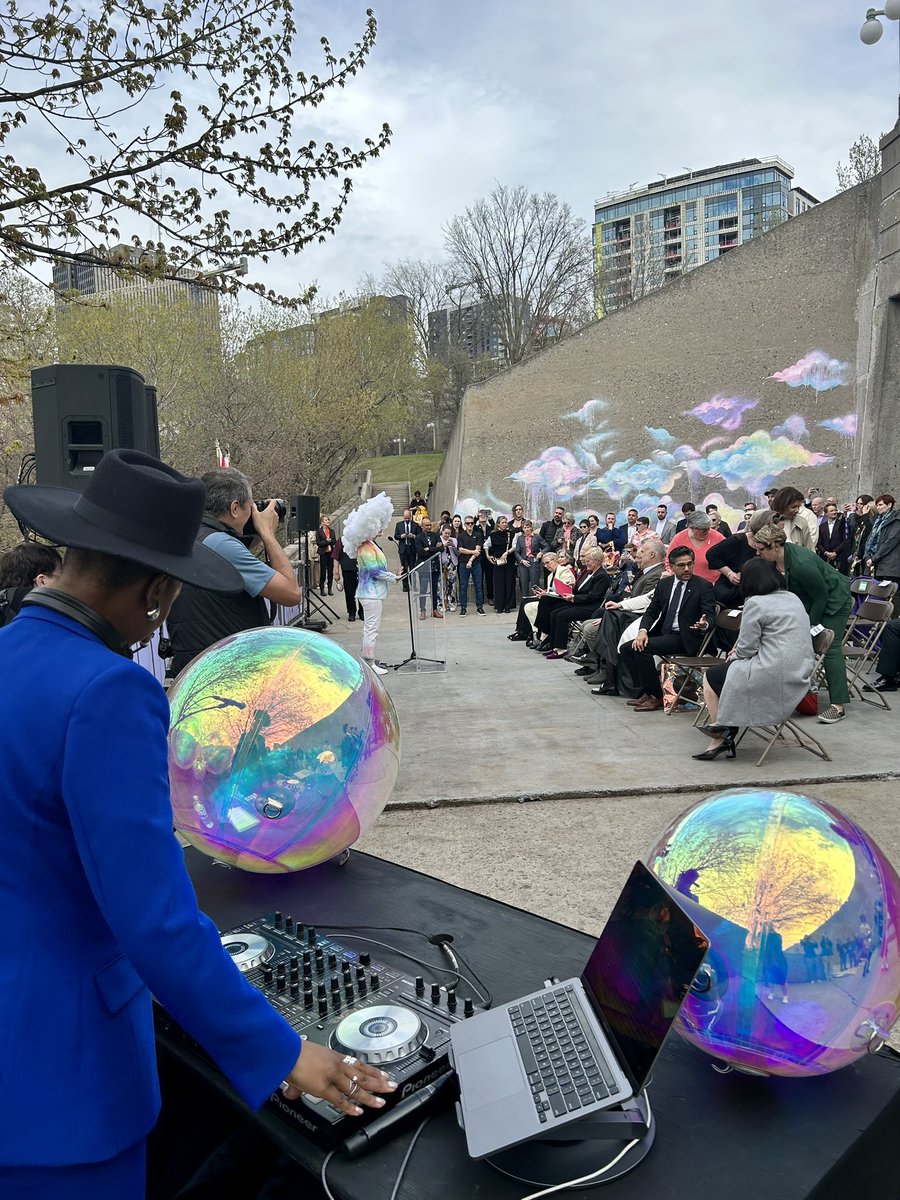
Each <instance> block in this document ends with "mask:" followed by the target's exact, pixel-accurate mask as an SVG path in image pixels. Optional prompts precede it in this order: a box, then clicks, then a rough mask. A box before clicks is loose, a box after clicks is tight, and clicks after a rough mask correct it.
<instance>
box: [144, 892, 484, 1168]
mask: <svg viewBox="0 0 900 1200" xmlns="http://www.w3.org/2000/svg"><path fill="white" fill-rule="evenodd" d="M222 943H223V945H224V946H225V948H226V949H227V950H228V952H229V953H230V954H231V955H232V957H233V958H234V961H235V963H236V964H237V966H238V968H239V969H240V970H241V971H242V972H243V974H244V975H245V976H246V978H247V980H248V981H249V982H250V983H251V984H253V986H254V987H256V988H258V989H259V990H260V991H261V992H262V993H263V994H264V995H265V996H266V997H267V999H268V1000H269V1002H270V1004H271V1005H272V1006H273V1007H274V1008H275V1009H277V1010H278V1012H280V1013H281V1015H282V1016H283V1017H284V1018H285V1020H286V1021H288V1023H289V1024H290V1025H291V1026H292V1027H293V1028H294V1029H295V1030H296V1031H297V1032H298V1033H299V1034H300V1035H301V1036H302V1037H304V1038H309V1039H310V1040H311V1041H313V1042H318V1043H319V1044H321V1045H323V1046H330V1047H331V1048H332V1049H333V1050H337V1051H339V1052H340V1053H342V1054H352V1055H354V1056H355V1057H356V1058H358V1059H360V1061H362V1062H366V1063H371V1064H372V1065H373V1066H377V1067H379V1068H380V1069H381V1070H383V1071H386V1072H387V1074H388V1075H390V1076H391V1078H392V1079H395V1080H396V1081H397V1085H398V1086H397V1090H396V1091H395V1092H394V1093H392V1094H391V1095H390V1096H385V1099H386V1101H387V1106H386V1107H387V1108H390V1107H392V1106H393V1105H395V1104H399V1103H400V1102H402V1101H403V1100H405V1099H407V1098H408V1097H410V1096H412V1095H414V1094H415V1093H416V1092H417V1091H418V1090H419V1089H420V1088H422V1087H424V1086H425V1085H426V1084H430V1083H432V1082H434V1080H436V1079H438V1078H439V1077H440V1076H442V1075H444V1074H445V1073H446V1072H447V1071H449V1070H450V1062H449V1054H448V1051H449V1047H450V1027H451V1025H452V1024H453V1023H454V1022H455V1021H459V1020H465V1018H466V1017H470V1016H472V1015H473V1014H474V1012H475V1011H476V1008H480V1007H481V1005H477V1006H476V1005H475V1003H474V1001H473V999H472V997H470V996H465V997H458V996H457V994H456V990H455V989H453V988H452V987H451V988H450V989H449V990H448V988H447V987H446V986H445V985H443V984H441V983H439V982H437V981H434V982H432V981H428V982H427V983H426V981H425V979H424V978H423V977H422V976H413V977H412V978H410V977H409V976H408V975H406V974H404V972H403V971H402V970H401V969H399V968H398V967H397V966H396V965H395V963H396V962H402V958H403V956H402V954H401V953H400V952H399V951H398V952H397V953H396V956H390V957H384V956H383V955H384V953H385V952H384V951H383V950H381V948H379V956H378V957H377V959H376V958H375V957H373V956H372V955H371V954H369V953H368V952H367V951H366V950H356V949H352V948H350V947H348V946H345V945H343V944H342V943H340V942H339V941H337V940H336V939H334V938H331V937H325V936H323V935H322V934H320V933H319V932H318V931H317V930H316V929H315V927H314V926H311V925H310V926H306V925H304V924H302V923H301V922H295V921H294V919H293V918H292V917H291V916H283V915H282V914H281V913H280V912H276V913H274V914H271V915H269V916H267V917H264V918H261V919H259V920H256V921H251V922H248V923H247V924H246V925H241V926H239V927H238V928H237V929H234V930H231V931H230V932H229V933H226V934H224V935H223V937H222ZM391 958H393V961H391ZM451 978H452V977H451ZM158 1019H161V1020H162V1023H163V1025H164V1028H165V1029H166V1032H167V1033H169V1034H170V1035H171V1034H172V1033H173V1032H174V1033H175V1034H176V1035H180V1040H181V1041H182V1042H183V1043H186V1044H188V1045H189V1046H190V1047H191V1048H192V1049H194V1050H195V1051H196V1052H197V1053H198V1054H202V1053H203V1052H202V1051H201V1050H200V1049H199V1047H196V1045H195V1044H194V1043H193V1042H191V1041H190V1039H188V1038H187V1037H186V1035H183V1034H181V1031H179V1030H178V1029H177V1026H174V1023H173V1022H172V1021H171V1018H168V1017H167V1015H164V1014H158ZM204 1057H205V1056H204ZM267 1107H268V1108H269V1110H270V1111H273V1112H275V1113H277V1115H278V1116H279V1117H281V1118H282V1119H283V1120H284V1121H285V1122H287V1123H288V1124H289V1125H290V1126H292V1127H293V1128H294V1129H296V1130H300V1131H302V1132H303V1133H304V1134H305V1135H307V1136H309V1137H312V1138H313V1139H314V1140H315V1141H317V1142H319V1143H320V1144H322V1145H325V1146H328V1147H333V1146H335V1145H337V1144H339V1143H340V1142H341V1141H343V1139H344V1138H345V1137H347V1136H348V1135H349V1134H350V1133H352V1132H353V1131H354V1130H357V1129H359V1128H360V1126H361V1125H365V1124H367V1123H368V1122H370V1121H372V1120H375V1119H376V1118H377V1117H378V1116H380V1115H382V1114H383V1113H384V1112H385V1109H365V1111H364V1115H363V1116H362V1117H350V1116H347V1115H346V1114H345V1113H342V1112H340V1111H339V1110H338V1109H336V1108H334V1107H333V1106H332V1105H330V1104H328V1103H327V1102H326V1101H324V1100H317V1099H314V1098H313V1097H310V1096H303V1097H301V1098H300V1099H299V1100H287V1099H285V1097H284V1096H283V1095H282V1094H281V1092H280V1091H278V1092H273V1094H272V1096H271V1097H270V1099H269V1100H268V1101H267Z"/></svg>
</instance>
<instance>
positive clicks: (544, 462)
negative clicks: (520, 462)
mask: <svg viewBox="0 0 900 1200" xmlns="http://www.w3.org/2000/svg"><path fill="white" fill-rule="evenodd" d="M510 479H514V480H515V481H516V482H517V483H522V484H525V486H526V487H527V488H528V489H529V490H530V493H531V496H532V499H533V500H534V501H535V502H539V501H540V500H541V499H542V498H544V497H546V498H547V499H548V500H549V501H550V502H551V503H554V502H555V501H557V500H567V499H569V498H570V497H571V496H573V495H575V494H576V493H577V492H579V491H581V490H582V488H583V487H584V485H585V484H586V483H587V480H588V474H587V471H586V470H585V469H584V467H582V466H581V464H580V463H579V462H578V460H577V459H576V458H575V455H574V454H573V453H572V451H571V450H567V449H566V448H565V446H550V447H549V449H547V450H544V451H543V453H542V454H541V455H540V457H539V458H533V459H532V460H531V461H530V462H527V463H526V464H525V466H524V467H520V468H519V470H518V471H514V472H513V473H512V475H510Z"/></svg>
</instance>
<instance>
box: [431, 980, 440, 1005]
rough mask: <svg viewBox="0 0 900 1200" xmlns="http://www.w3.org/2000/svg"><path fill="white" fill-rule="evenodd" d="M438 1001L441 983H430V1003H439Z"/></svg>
mask: <svg viewBox="0 0 900 1200" xmlns="http://www.w3.org/2000/svg"><path fill="white" fill-rule="evenodd" d="M440 1002H441V985H440V984H439V983H433V984H432V985H431V1003H432V1004H440Z"/></svg>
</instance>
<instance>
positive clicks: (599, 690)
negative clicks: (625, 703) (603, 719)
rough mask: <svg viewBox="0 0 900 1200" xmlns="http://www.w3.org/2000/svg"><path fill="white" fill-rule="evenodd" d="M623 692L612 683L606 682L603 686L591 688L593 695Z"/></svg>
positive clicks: (619, 694) (614, 694)
mask: <svg viewBox="0 0 900 1200" xmlns="http://www.w3.org/2000/svg"><path fill="white" fill-rule="evenodd" d="M621 694H622V693H621V692H620V691H619V689H618V688H617V687H615V686H614V685H613V684H611V683H604V684H603V686H602V687H595V688H591V695H592V696H621Z"/></svg>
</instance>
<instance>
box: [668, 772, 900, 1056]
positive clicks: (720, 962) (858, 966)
mask: <svg viewBox="0 0 900 1200" xmlns="http://www.w3.org/2000/svg"><path fill="white" fill-rule="evenodd" d="M647 865H648V866H649V867H650V868H651V870H653V871H655V872H656V874H657V875H658V876H659V877H660V879H662V880H663V881H664V882H665V883H667V884H669V885H670V886H671V887H673V888H674V889H676V890H677V891H678V892H679V893H680V894H681V896H682V897H684V898H685V900H686V904H685V907H686V908H687V909H688V910H689V911H690V912H691V915H692V916H693V917H694V919H695V920H696V922H697V924H698V925H699V926H700V928H701V929H702V930H703V931H704V932H705V933H706V934H707V935H708V937H709V939H710V942H711V947H710V951H709V954H708V956H707V964H708V966H709V967H710V969H711V985H710V986H709V989H708V990H707V991H704V992H703V993H702V994H701V993H699V992H698V991H696V990H695V991H692V992H691V994H690V995H689V996H688V998H687V1000H686V1001H685V1004H684V1007H683V1008H682V1010H681V1016H680V1017H679V1022H678V1028H679V1031H680V1033H681V1034H682V1035H683V1036H684V1037H685V1038H686V1039H687V1041H689V1042H692V1043H693V1044H694V1045H695V1046H698V1047H700V1049H702V1050H705V1051H707V1052H708V1053H709V1054H712V1055H714V1056H715V1057H716V1058H718V1059H722V1060H724V1061H725V1062H728V1063H730V1064H732V1065H733V1066H735V1067H739V1068H742V1069H744V1070H749V1071H757V1072H763V1073H765V1074H771V1075H819V1074H824V1073H825V1072H827V1071H834V1070H836V1069H837V1068H838V1067H843V1066H846V1064H847V1063H849V1062H852V1061H853V1059H855V1058H857V1057H858V1056H859V1055H861V1054H864V1053H866V1051H867V1049H868V1047H869V1042H870V1039H873V1038H874V1045H876V1046H877V1045H878V1044H879V1042H880V1040H881V1037H882V1036H883V1035H885V1034H886V1033H887V1031H888V1030H889V1029H890V1027H891V1025H892V1024H893V1022H894V1021H895V1019H896V1017H897V1014H898V1003H900V949H898V942H897V938H898V932H897V930H898V921H897V913H898V904H900V879H898V877H897V874H896V872H895V871H894V868H893V867H892V866H891V864H890V863H889V862H888V861H887V859H886V858H885V857H884V855H883V854H882V853H881V851H880V850H879V849H878V847H877V846H876V845H875V843H874V842H873V841H872V840H871V838H869V837H868V836H867V835H866V834H865V833H864V832H863V831H862V830H861V829H860V828H859V826H858V825H856V824H855V823H854V822H853V821H851V820H850V819H849V818H848V817H845V816H844V815H843V814H842V813H840V812H839V811H838V810H837V809H836V808H833V807H832V806H831V805H829V804H825V803H823V802H821V801H818V800H813V799H810V798H809V797H808V796H800V795H797V794H795V793H793V792H782V791H774V790H773V791H766V790H750V789H748V790H735V791H730V792H723V793H721V794H720V795H718V796H713V797H711V798H710V799H708V800H703V801H701V802H700V803H699V804H695V805H694V806H693V807H692V808H689V809H688V810H687V812H685V813H683V814H682V815H681V816H680V817H678V818H677V819H676V820H675V821H674V822H673V824H672V825H671V826H670V827H669V828H668V829H667V830H666V832H665V833H664V834H663V835H662V837H661V838H660V839H659V841H658V842H657V844H656V846H654V848H653V850H652V851H651V852H650V854H649V856H648V858H647Z"/></svg>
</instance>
